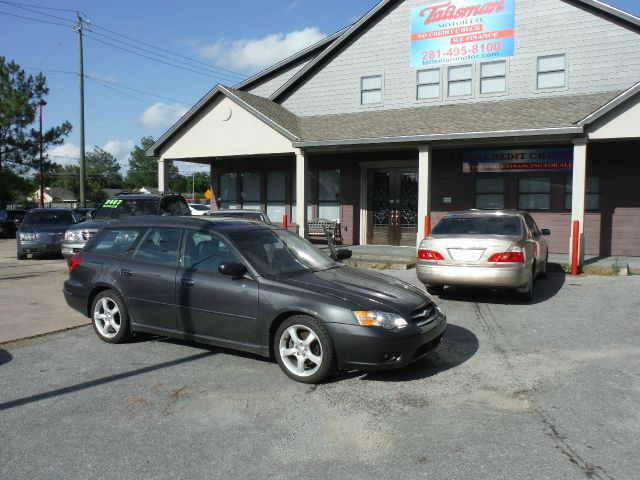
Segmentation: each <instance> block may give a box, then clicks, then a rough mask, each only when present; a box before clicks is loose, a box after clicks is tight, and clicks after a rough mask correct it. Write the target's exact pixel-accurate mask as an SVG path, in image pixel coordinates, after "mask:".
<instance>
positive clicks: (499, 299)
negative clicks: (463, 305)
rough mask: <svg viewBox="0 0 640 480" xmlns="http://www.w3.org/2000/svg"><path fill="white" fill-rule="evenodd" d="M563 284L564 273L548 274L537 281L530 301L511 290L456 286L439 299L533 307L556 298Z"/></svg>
mask: <svg viewBox="0 0 640 480" xmlns="http://www.w3.org/2000/svg"><path fill="white" fill-rule="evenodd" d="M565 282H566V275H565V274H564V273H549V274H547V278H539V279H537V280H536V283H535V288H534V291H533V299H532V300H522V299H520V298H519V297H518V295H517V293H515V292H514V291H511V290H503V289H491V288H476V287H458V286H453V287H447V288H445V289H444V291H443V292H442V293H441V294H440V295H439V297H440V298H441V299H443V300H453V301H456V302H470V303H477V302H480V303H493V304H522V305H535V304H537V303H543V302H546V301H547V300H549V299H550V298H553V297H554V296H556V295H557V294H558V292H559V291H560V290H561V289H562V287H563V286H564V284H565Z"/></svg>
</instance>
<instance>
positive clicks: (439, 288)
mask: <svg viewBox="0 0 640 480" xmlns="http://www.w3.org/2000/svg"><path fill="white" fill-rule="evenodd" d="M425 287H426V288H427V293H429V294H431V295H442V292H444V285H425Z"/></svg>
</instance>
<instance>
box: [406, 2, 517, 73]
mask: <svg viewBox="0 0 640 480" xmlns="http://www.w3.org/2000/svg"><path fill="white" fill-rule="evenodd" d="M514 29H515V0H499V1H483V0H451V1H449V2H443V1H431V2H427V3H426V4H425V5H423V6H421V7H416V8H413V9H411V67H413V68H422V67H425V66H429V65H439V64H442V63H459V62H473V61H476V60H483V59H493V58H498V57H510V56H512V55H513V54H514V49H515V41H514Z"/></svg>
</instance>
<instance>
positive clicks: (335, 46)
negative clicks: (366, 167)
mask: <svg viewBox="0 0 640 480" xmlns="http://www.w3.org/2000/svg"><path fill="white" fill-rule="evenodd" d="M403 1H404V0H382V1H381V2H380V3H378V4H377V5H376V6H375V7H373V8H372V9H371V10H370V11H369V12H367V14H365V15H364V16H363V17H362V18H361V19H360V20H358V21H357V22H356V23H354V24H353V25H351V27H349V28H348V29H347V30H346V31H345V32H344V33H343V34H342V35H341V36H340V37H339V38H338V39H336V41H335V42H333V43H332V44H331V45H329V46H328V47H327V48H326V49H325V50H324V51H323V52H322V53H320V54H319V55H318V56H316V57H315V58H314V59H313V60H311V61H310V62H309V63H307V64H306V65H305V66H304V67H303V68H302V69H300V71H299V72H298V73H296V74H295V75H294V76H293V77H291V78H290V79H289V80H288V81H287V82H286V83H285V84H284V85H282V86H281V87H280V88H279V89H278V90H276V91H275V92H274V93H273V95H271V97H269V98H270V99H271V100H274V101H276V102H281V101H282V100H283V99H284V98H285V97H286V95H287V94H288V93H291V90H293V89H294V88H295V87H296V86H297V85H299V84H300V83H301V82H302V81H303V80H304V79H305V78H307V77H308V76H309V75H311V74H312V73H313V72H314V71H315V70H316V69H318V68H321V67H322V65H324V64H326V63H327V62H328V61H329V60H330V59H331V58H332V56H334V55H336V54H337V53H339V52H340V51H341V49H342V48H344V47H346V46H348V45H349V42H350V41H351V39H354V38H356V36H357V34H358V33H360V32H361V31H362V30H364V29H365V28H367V27H368V26H369V25H371V24H372V23H374V22H375V21H377V20H378V19H379V18H380V17H381V16H382V15H384V14H385V13H386V12H388V11H389V10H391V9H392V8H394V7H396V6H397V5H399V4H400V3H402V2H403ZM561 1H564V2H567V3H572V4H575V5H578V6H582V7H585V8H586V9H587V10H590V11H593V12H596V13H600V14H602V15H603V16H604V17H606V18H609V19H611V20H614V21H621V22H622V23H624V24H626V25H629V26H631V27H633V28H635V29H640V18H638V17H636V16H634V15H631V14H630V13H627V12H624V11H622V10H619V9H617V8H614V7H612V6H610V5H607V4H605V3H603V2H600V1H598V0H561Z"/></svg>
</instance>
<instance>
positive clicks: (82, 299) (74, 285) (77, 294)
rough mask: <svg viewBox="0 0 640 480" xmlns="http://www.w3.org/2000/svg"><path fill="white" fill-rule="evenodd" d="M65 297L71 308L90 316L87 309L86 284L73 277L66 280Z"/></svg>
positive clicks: (63, 290)
mask: <svg viewBox="0 0 640 480" xmlns="http://www.w3.org/2000/svg"><path fill="white" fill-rule="evenodd" d="M62 293H63V294H64V299H65V301H66V302H67V305H69V306H70V307H71V308H73V309H74V310H76V311H77V312H80V313H81V314H82V315H84V316H85V317H86V316H88V315H87V314H88V311H87V292H86V289H85V288H84V286H83V285H82V284H81V283H79V282H76V281H74V280H73V279H71V278H68V279H67V280H65V282H64V285H63V287H62Z"/></svg>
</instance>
